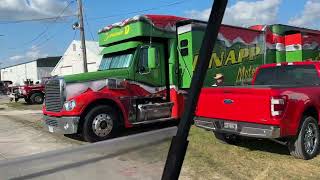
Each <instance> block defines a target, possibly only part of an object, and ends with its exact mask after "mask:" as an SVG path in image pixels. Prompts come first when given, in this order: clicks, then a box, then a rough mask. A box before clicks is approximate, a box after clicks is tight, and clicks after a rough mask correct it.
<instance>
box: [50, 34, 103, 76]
mask: <svg viewBox="0 0 320 180" xmlns="http://www.w3.org/2000/svg"><path fill="white" fill-rule="evenodd" d="M86 51H87V67H88V71H89V72H92V71H97V70H98V68H99V65H100V62H101V59H102V55H100V51H101V48H100V47H99V44H98V42H96V41H86ZM78 73H83V59H82V49H81V41H77V40H73V41H72V42H71V44H70V45H69V47H68V48H67V50H66V52H65V53H64V55H63V56H62V58H61V59H60V61H59V63H58V64H57V65H56V67H55V68H54V69H53V71H52V73H51V75H53V76H56V75H57V76H64V75H70V74H78Z"/></svg>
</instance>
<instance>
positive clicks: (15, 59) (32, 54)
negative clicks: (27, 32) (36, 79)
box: [2, 46, 48, 66]
mask: <svg viewBox="0 0 320 180" xmlns="http://www.w3.org/2000/svg"><path fill="white" fill-rule="evenodd" d="M47 56H48V54H47V53H43V52H41V50H40V49H39V48H37V47H35V46H32V47H31V48H30V49H29V50H28V51H27V52H26V53H24V54H19V55H14V56H11V57H9V58H7V59H4V60H2V62H3V65H4V66H7V65H13V64H19V63H23V62H28V61H31V60H36V59H38V58H43V57H47Z"/></svg>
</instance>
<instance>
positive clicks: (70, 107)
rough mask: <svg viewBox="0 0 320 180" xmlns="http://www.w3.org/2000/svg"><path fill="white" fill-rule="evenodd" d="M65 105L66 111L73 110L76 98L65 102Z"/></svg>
mask: <svg viewBox="0 0 320 180" xmlns="http://www.w3.org/2000/svg"><path fill="white" fill-rule="evenodd" d="M63 107H64V109H65V110H66V111H72V110H73V109H74V108H75V107H76V101H75V100H71V101H66V102H65V103H64V104H63Z"/></svg>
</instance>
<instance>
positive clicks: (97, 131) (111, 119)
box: [82, 105, 119, 142]
mask: <svg viewBox="0 0 320 180" xmlns="http://www.w3.org/2000/svg"><path fill="white" fill-rule="evenodd" d="M118 127H119V117H118V115H117V113H116V111H115V110H114V109H113V108H112V107H110V106H108V105H101V106H97V107H95V108H93V109H91V110H90V111H89V113H88V114H87V115H86V116H85V118H84V123H83V129H82V133H83V138H84V139H85V140H86V141H88V142H97V141H103V140H106V139H109V138H111V137H114V136H115V135H116V133H117V129H118Z"/></svg>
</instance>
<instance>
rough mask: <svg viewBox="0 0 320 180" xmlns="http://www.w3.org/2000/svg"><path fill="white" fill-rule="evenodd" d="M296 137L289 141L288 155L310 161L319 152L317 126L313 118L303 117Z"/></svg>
mask: <svg viewBox="0 0 320 180" xmlns="http://www.w3.org/2000/svg"><path fill="white" fill-rule="evenodd" d="M302 121H303V122H302V125H301V128H300V131H299V134H298V136H297V137H295V138H294V139H292V140H291V141H289V143H288V147H289V151H290V154H291V155H292V156H294V157H296V158H300V159H305V160H307V159H311V158H313V157H315V156H316V155H317V154H318V151H319V126H318V123H317V121H316V119H315V118H313V117H311V116H305V117H304V118H303V119H302Z"/></svg>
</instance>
